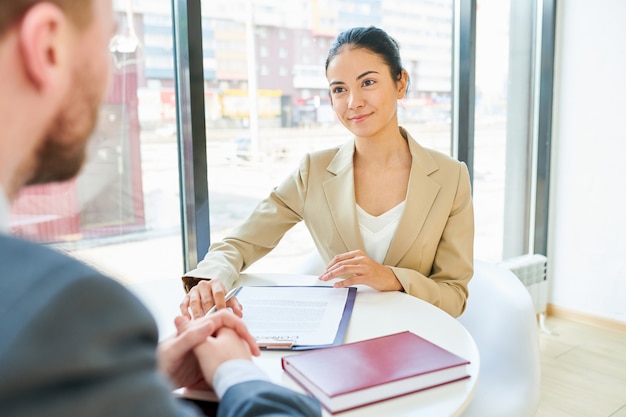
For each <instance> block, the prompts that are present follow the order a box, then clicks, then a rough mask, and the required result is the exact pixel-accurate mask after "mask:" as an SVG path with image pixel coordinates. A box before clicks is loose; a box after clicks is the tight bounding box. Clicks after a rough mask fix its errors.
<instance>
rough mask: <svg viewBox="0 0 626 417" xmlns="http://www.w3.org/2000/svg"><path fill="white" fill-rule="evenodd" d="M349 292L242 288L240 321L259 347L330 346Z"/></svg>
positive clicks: (283, 288)
mask: <svg viewBox="0 0 626 417" xmlns="http://www.w3.org/2000/svg"><path fill="white" fill-rule="evenodd" d="M347 297H348V288H333V287H283V286H277V287H242V289H241V291H239V293H238V294H237V299H238V300H239V302H240V303H241V304H242V305H243V321H244V322H245V323H246V325H247V326H248V329H249V330H250V333H251V334H252V335H253V336H254V337H255V338H256V339H257V342H259V345H261V346H263V345H264V344H265V343H266V342H272V341H273V342H282V341H289V342H293V344H294V345H314V346H315V345H329V344H332V343H333V342H334V340H335V337H336V336H337V330H338V328H339V323H340V322H341V318H342V316H343V310H344V308H345V305H346V299H347Z"/></svg>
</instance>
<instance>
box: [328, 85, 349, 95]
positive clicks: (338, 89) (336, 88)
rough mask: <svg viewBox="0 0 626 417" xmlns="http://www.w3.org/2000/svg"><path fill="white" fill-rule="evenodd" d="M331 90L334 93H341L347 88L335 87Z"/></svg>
mask: <svg viewBox="0 0 626 417" xmlns="http://www.w3.org/2000/svg"><path fill="white" fill-rule="evenodd" d="M331 91H332V93H333V94H339V93H343V92H344V91H346V89H345V88H343V87H335V88H333V89H332V90H331Z"/></svg>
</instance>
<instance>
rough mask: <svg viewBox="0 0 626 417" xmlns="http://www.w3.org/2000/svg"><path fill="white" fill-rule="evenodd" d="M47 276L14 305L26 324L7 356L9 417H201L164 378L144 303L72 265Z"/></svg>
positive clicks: (4, 397)
mask: <svg viewBox="0 0 626 417" xmlns="http://www.w3.org/2000/svg"><path fill="white" fill-rule="evenodd" d="M26 269H28V267H26ZM47 272H48V275H47V276H45V277H44V276H41V277H40V278H41V279H38V280H36V281H35V282H34V283H33V284H34V286H33V288H32V289H31V291H29V297H28V299H26V300H21V301H23V302H19V303H18V302H16V303H15V305H13V314H12V316H13V318H12V319H11V320H13V319H15V320H16V321H17V320H18V318H19V320H20V321H21V323H20V324H19V325H18V326H14V329H16V330H15V331H13V332H11V334H9V335H8V337H9V338H10V340H9V341H8V343H9V346H8V348H7V350H6V351H5V352H4V353H2V352H0V356H3V357H4V358H0V359H2V360H0V367H1V368H2V372H1V373H2V378H3V379H8V380H10V381H11V383H10V385H7V386H5V388H0V403H1V404H2V414H3V415H5V414H4V413H6V415H11V416H47V417H66V416H89V417H95V416H103V417H104V416H129V417H130V416H133V417H141V416H146V417H147V416H199V415H201V414H200V413H199V412H197V410H196V409H195V408H191V407H190V406H189V405H186V404H183V402H182V401H181V400H178V399H176V398H175V397H174V396H173V395H172V388H171V386H170V384H169V382H168V381H166V379H165V378H164V377H162V376H161V375H160V374H159V373H158V371H157V368H156V347H157V343H158V334H157V328H156V324H155V323H154V320H153V319H152V316H151V315H150V313H149V312H148V310H147V309H146V308H145V307H144V306H143V305H142V304H141V303H140V302H139V300H137V299H136V298H135V297H134V296H133V295H132V294H131V293H129V292H128V290H126V289H125V288H124V287H122V286H121V285H120V284H119V283H117V282H115V281H113V280H111V279H108V278H106V277H104V276H101V275H99V274H98V273H97V272H95V271H92V270H91V269H90V268H87V267H84V268H83V267H81V266H78V265H76V264H74V263H72V262H70V261H68V262H64V263H58V264H56V265H55V264H51V265H50V268H49V269H48V270H47ZM18 275H19V273H18ZM68 276H71V278H68ZM18 279H19V277H18ZM5 342H7V341H6V340H5ZM0 350H2V349H0ZM2 385H3V384H1V383H0V386H2ZM3 391H4V392H3Z"/></svg>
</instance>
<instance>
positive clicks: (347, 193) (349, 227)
mask: <svg viewBox="0 0 626 417" xmlns="http://www.w3.org/2000/svg"><path fill="white" fill-rule="evenodd" d="M353 155H354V139H353V140H351V141H348V142H346V143H345V144H344V145H343V146H342V147H341V148H340V149H339V151H338V152H337V154H336V155H335V157H334V158H333V159H332V161H330V163H329V164H328V167H327V168H326V169H327V170H328V172H330V173H332V174H334V175H335V176H334V177H332V178H330V179H328V180H326V181H325V182H324V184H323V187H324V193H325V195H326V201H327V203H328V208H329V210H330V213H331V215H332V217H333V221H334V222H335V226H336V227H337V230H338V231H339V235H340V236H341V239H342V240H343V243H344V244H345V246H346V250H354V249H356V248H359V249H361V250H365V245H364V244H363V238H362V237H361V232H360V229H359V223H358V219H357V214H356V204H355V200H354V166H353V163H352V158H353Z"/></svg>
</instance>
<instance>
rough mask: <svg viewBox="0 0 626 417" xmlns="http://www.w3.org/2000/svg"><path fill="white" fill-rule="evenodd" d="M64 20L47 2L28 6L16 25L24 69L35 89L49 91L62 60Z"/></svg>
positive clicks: (57, 8) (61, 12)
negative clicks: (17, 25) (18, 24)
mask: <svg viewBox="0 0 626 417" xmlns="http://www.w3.org/2000/svg"><path fill="white" fill-rule="evenodd" d="M65 25H66V17H65V15H64V14H63V11H62V10H61V9H60V8H59V7H58V6H56V5H54V4H52V3H49V2H40V3H37V4H35V5H34V6H31V7H30V8H29V9H28V11H27V12H26V14H25V15H24V17H23V18H22V21H21V22H20V26H19V48H20V52H21V55H22V61H23V65H24V69H25V71H26V74H27V75H28V77H29V79H30V80H31V81H32V83H33V85H34V86H35V88H37V89H39V90H41V89H46V88H48V87H49V86H50V85H51V83H54V79H55V78H56V76H57V74H58V73H59V71H58V67H59V65H61V64H62V59H63V58H64V56H63V55H64V54H65V48H66V47H67V46H66V45H65V42H66V40H67V39H64V38H65V37H66V36H67V33H64V32H65Z"/></svg>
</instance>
